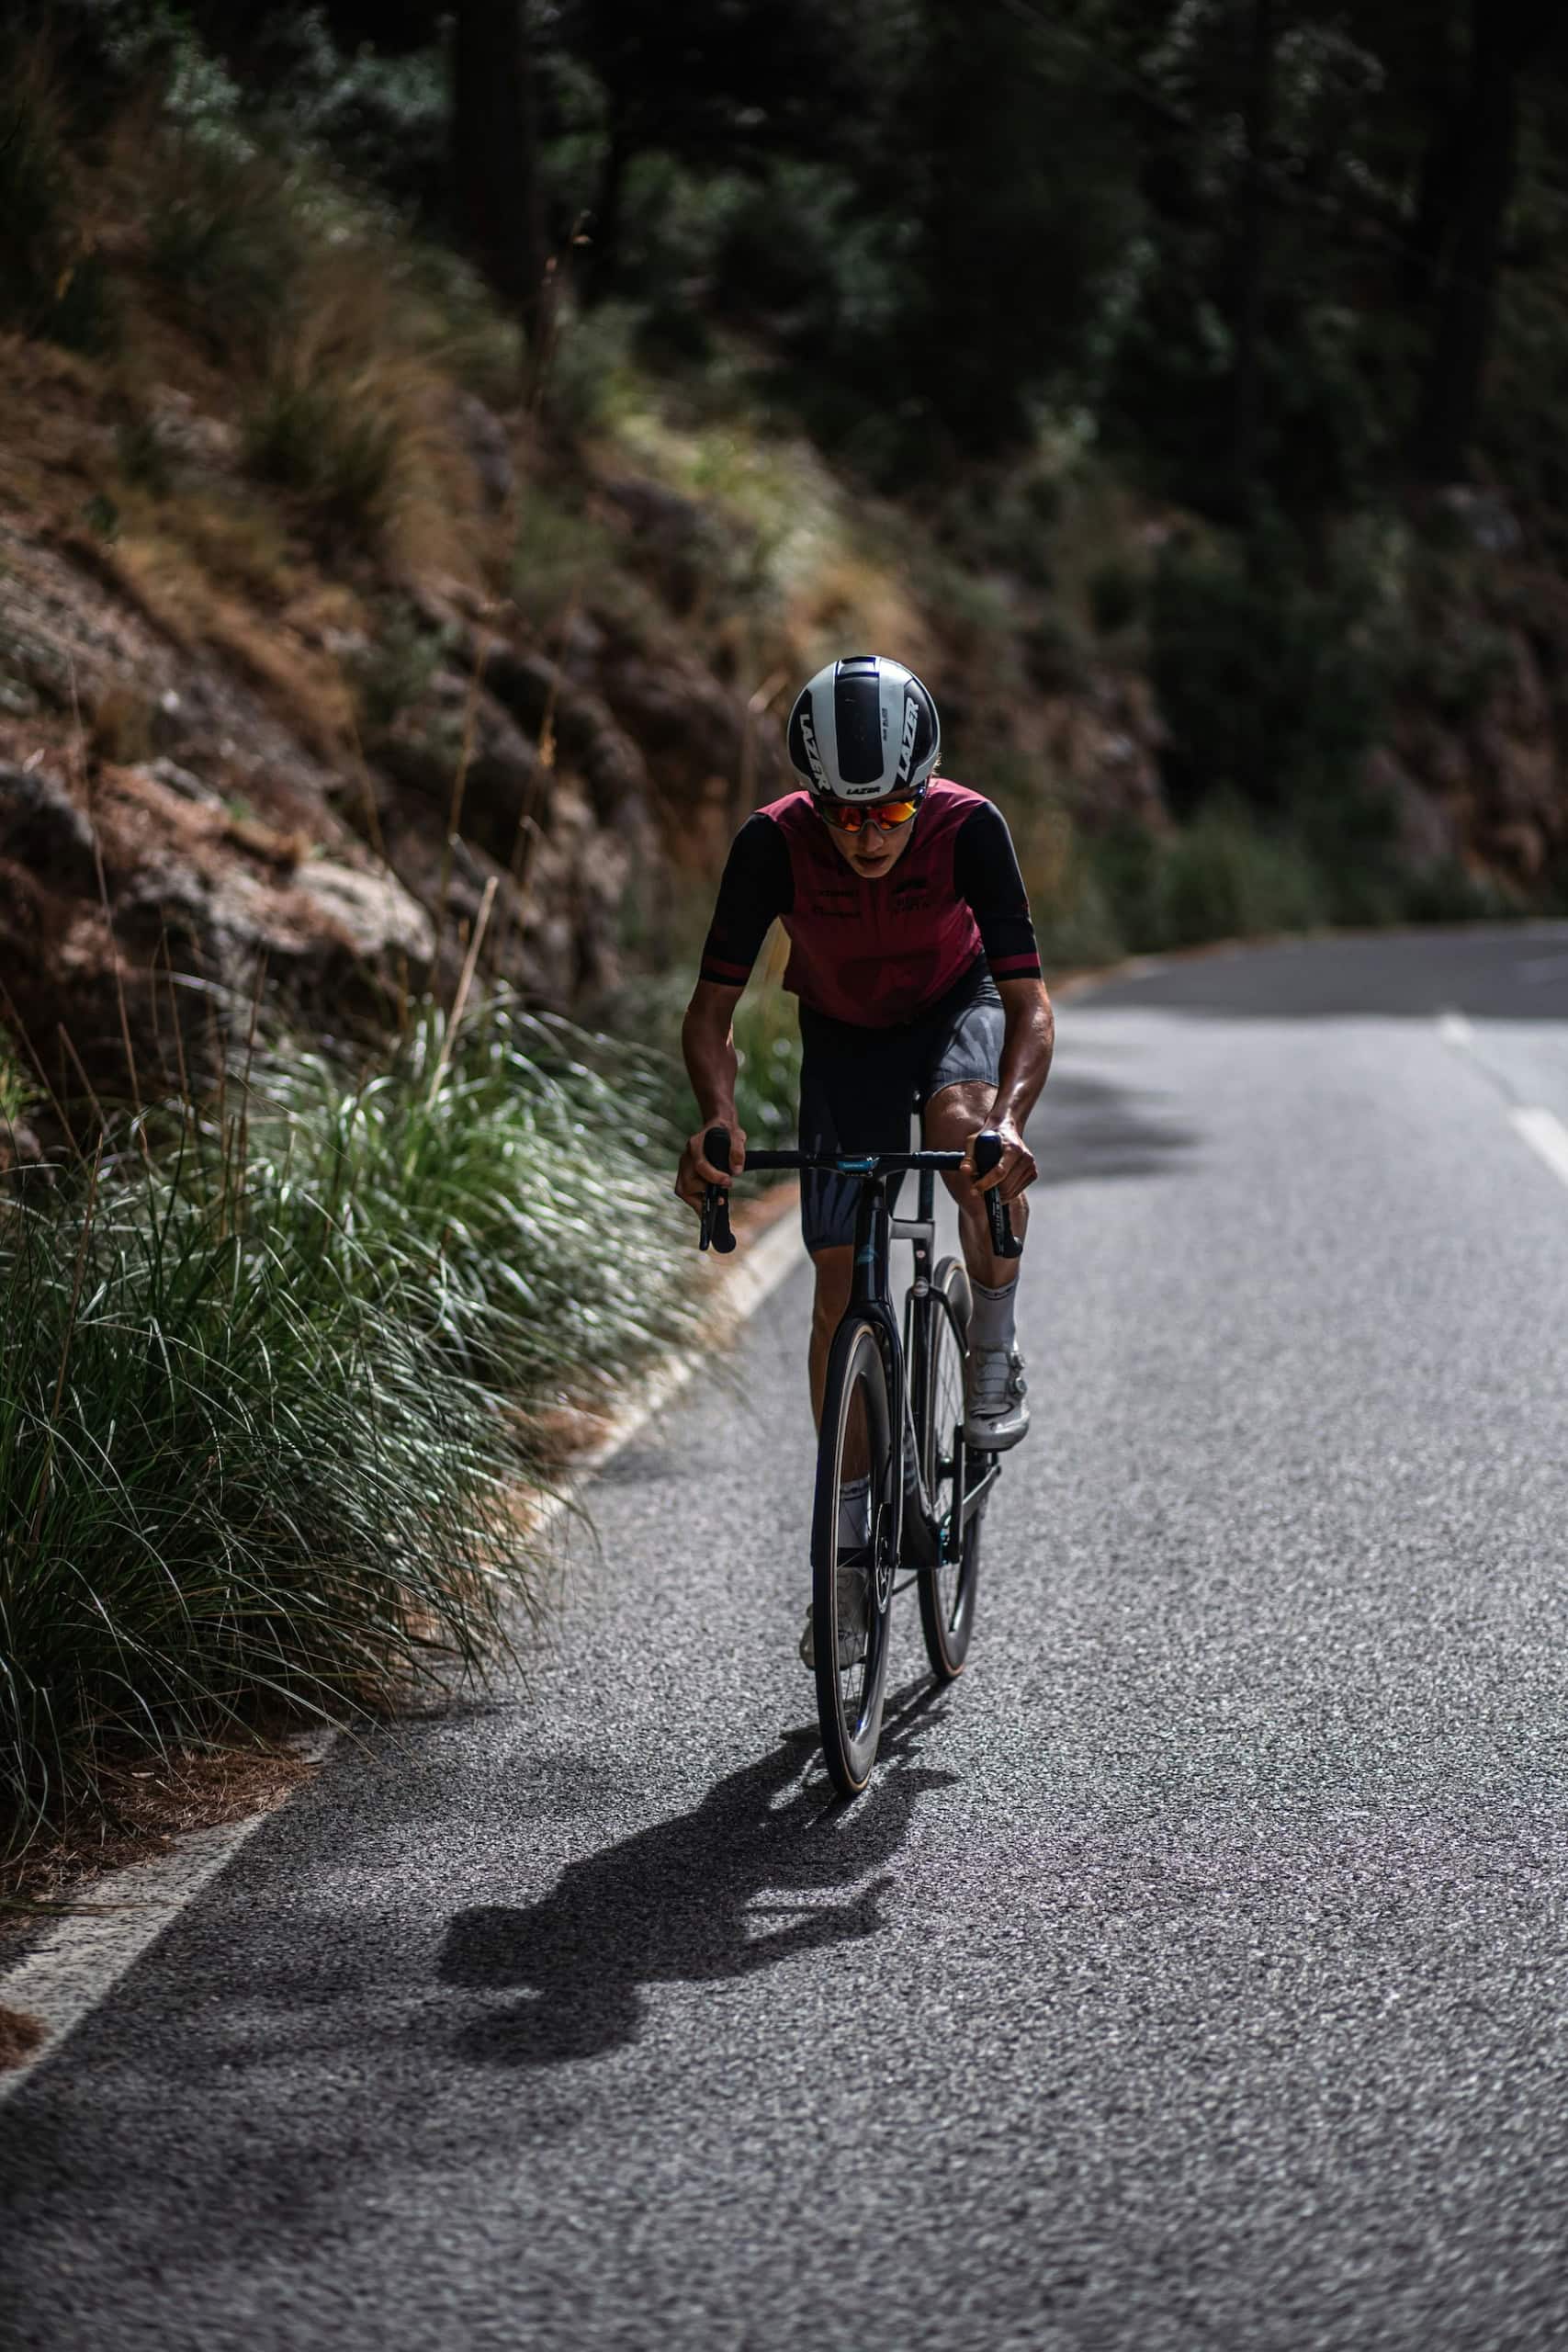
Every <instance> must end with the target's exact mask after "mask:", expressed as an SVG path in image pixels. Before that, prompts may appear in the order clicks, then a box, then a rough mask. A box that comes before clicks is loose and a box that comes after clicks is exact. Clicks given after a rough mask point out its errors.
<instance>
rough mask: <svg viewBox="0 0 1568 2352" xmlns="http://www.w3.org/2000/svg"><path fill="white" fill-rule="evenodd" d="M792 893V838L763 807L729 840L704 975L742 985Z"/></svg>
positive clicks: (721, 983) (705, 951)
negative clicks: (764, 811) (764, 813)
mask: <svg viewBox="0 0 1568 2352" xmlns="http://www.w3.org/2000/svg"><path fill="white" fill-rule="evenodd" d="M794 897H795V884H794V878H793V876H792V875H791V872H790V863H789V843H788V842H786V841H785V839H784V835H783V833H782V832H781V831H779V829H778V827H777V826H776V825H775V824H774V822H773V819H772V818H771V817H765V816H764V815H763V814H762V812H761V809H759V810H758V811H757V813H756V815H755V816H754V817H748V818H747V820H746V822H745V823H744V824H743V825H742V826H741V828H740V831H739V832H738V833H737V834H736V836H735V839H734V841H733V842H731V843H730V849H729V857H728V863H727V864H726V865H725V869H724V879H723V881H722V882H721V883H720V884H719V886H718V901H717V904H716V906H715V908H714V910H713V922H711V924H710V925H709V926H708V935H707V941H706V944H705V946H704V948H703V964H702V977H703V978H704V979H705V980H714V981H716V983H717V985H718V986H719V987H720V988H721V989H743V988H744V987H745V985H746V983H747V981H748V979H749V978H750V975H751V967H752V965H753V964H754V963H755V962H756V960H757V950H758V949H759V948H760V947H761V944H762V942H763V940H764V939H765V938H766V936H767V932H768V925H769V924H770V923H771V922H773V919H774V917H775V916H776V915H786V914H788V912H789V910H790V907H791V904H792V902H793V900H794Z"/></svg>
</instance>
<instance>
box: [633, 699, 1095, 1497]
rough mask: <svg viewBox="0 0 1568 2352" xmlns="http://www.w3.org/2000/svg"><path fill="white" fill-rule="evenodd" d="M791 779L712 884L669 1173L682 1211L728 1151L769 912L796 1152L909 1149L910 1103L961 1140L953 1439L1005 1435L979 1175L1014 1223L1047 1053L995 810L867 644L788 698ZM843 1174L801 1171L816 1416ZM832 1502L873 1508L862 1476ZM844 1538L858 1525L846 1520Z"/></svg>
mask: <svg viewBox="0 0 1568 2352" xmlns="http://www.w3.org/2000/svg"><path fill="white" fill-rule="evenodd" d="M787 741H788V751H789V760H790V764H791V766H792V767H793V768H794V770H795V775H796V776H797V777H798V778H799V783H800V789H799V790H797V791H795V792H791V793H788V794H786V795H785V796H784V798H783V799H781V800H775V801H773V802H771V803H770V804H769V806H768V807H767V808H765V809H758V810H757V811H756V813H755V814H754V815H753V816H750V817H749V818H748V819H747V820H746V822H745V823H744V824H743V825H742V826H741V828H740V831H739V833H738V834H737V835H736V837H735V841H734V842H733V844H732V846H731V849H730V853H729V858H728V864H727V865H726V867H725V871H724V878H723V880H722V881H721V883H720V885H719V891H718V899H717V904H716V907H715V910H714V917H713V922H712V926H711V928H710V930H709V932H708V935H707V942H706V944H705V948H704V950H703V960H702V970H701V976H700V978H699V979H698V981H697V984H696V987H695V989H694V992H693V995H692V1001H691V1003H690V1005H689V1007H688V1009H687V1012H686V1018H685V1023H684V1026H683V1028H682V1048H683V1050H684V1054H685V1059H686V1069H687V1071H688V1073H689V1075H690V1078H691V1081H692V1091H693V1092H694V1095H695V1096H696V1101H697V1109H698V1112H699V1114H700V1118H699V1122H698V1128H697V1132H696V1133H695V1134H694V1136H692V1137H691V1138H690V1140H689V1141H688V1143H687V1145H686V1148H685V1149H684V1151H683V1152H682V1155H681V1166H680V1171H679V1173H678V1175H677V1177H676V1180H675V1190H676V1192H677V1193H678V1194H679V1195H680V1197H681V1199H682V1200H683V1201H686V1202H689V1203H690V1204H691V1205H692V1206H693V1207H694V1208H696V1209H699V1210H700V1208H701V1205H702V1197H703V1191H704V1187H705V1186H706V1185H709V1184H717V1185H719V1186H720V1187H722V1188H724V1189H728V1185H729V1182H730V1173H729V1170H728V1169H724V1168H715V1167H713V1166H711V1165H710V1164H709V1162H708V1160H707V1159H705V1157H704V1150H703V1137H704V1136H705V1133H706V1131H707V1129H708V1128H709V1127H713V1126H722V1127H728V1130H729V1133H730V1138H731V1142H730V1149H731V1152H732V1155H733V1158H734V1160H735V1163H736V1165H739V1160H740V1156H741V1154H742V1152H743V1151H744V1150H745V1148H746V1139H745V1136H744V1135H743V1134H742V1132H741V1129H740V1124H739V1120H738V1119H737V1117H736V1114H735V1080H736V1071H737V1062H736V1054H735V1041H734V1035H733V1032H732V1027H731V1023H732V1018H733V1014H734V1011H735V1006H736V1002H737V1001H738V999H739V995H740V992H741V990H742V989H743V988H744V987H745V985H746V982H747V979H748V978H750V971H751V967H752V965H753V963H754V962H755V960H756V956H757V952H758V950H759V948H760V947H761V944H762V940H763V937H764V935H765V934H766V932H767V930H768V926H769V924H770V923H772V922H773V920H774V919H775V917H776V918H777V919H778V921H779V922H782V923H783V925H784V930H785V932H786V933H788V936H789V942H790V957H789V963H788V967H787V968H786V970H785V973H784V986H785V988H786V989H791V990H792V991H794V993H795V994H796V995H797V996H798V997H799V999H800V1030H801V1040H802V1046H803V1054H802V1062H801V1080H800V1141H801V1148H802V1149H804V1150H811V1151H824V1152H835V1151H842V1152H846V1153H848V1152H860V1151H906V1150H908V1144H909V1116H910V1113H911V1111H912V1110H913V1109H915V1108H917V1107H918V1108H919V1112H920V1114H921V1120H922V1127H923V1134H924V1139H925V1146H926V1148H928V1149H930V1150H957V1149H963V1150H964V1151H966V1152H968V1153H969V1154H970V1155H971V1156H970V1158H968V1159H966V1160H965V1163H964V1168H963V1169H962V1170H960V1171H959V1172H958V1173H957V1174H956V1175H955V1176H951V1177H948V1178H946V1179H945V1180H944V1181H945V1182H947V1185H948V1188H949V1190H950V1192H951V1193H953V1197H954V1199H955V1201H956V1202H957V1205H958V1219H959V1229H960V1233H961V1235H962V1238H963V1247H964V1262H965V1264H966V1265H967V1267H968V1270H969V1278H970V1283H971V1285H972V1287H973V1290H974V1313H973V1317H972V1319H971V1323H970V1371H969V1385H968V1393H967V1397H966V1400H965V1404H966V1411H965V1419H964V1436H965V1437H966V1439H967V1440H968V1442H969V1443H970V1444H971V1445H974V1446H977V1447H987V1448H991V1449H998V1450H999V1449H1000V1448H1002V1447H1006V1446H1011V1445H1016V1444H1017V1443H1018V1441H1019V1440H1020V1438H1021V1437H1022V1436H1023V1434H1024V1432H1025V1430H1027V1429H1028V1427H1029V1407H1028V1403H1027V1400H1026V1397H1025V1382H1024V1376H1023V1358H1022V1356H1021V1353H1020V1351H1019V1348H1018V1343H1017V1338H1016V1332H1015V1324H1014V1305H1015V1283H1016V1279H1017V1274H1018V1269H1019V1263H1020V1261H1018V1260H1017V1259H1003V1258H996V1257H994V1256H993V1255H992V1252H991V1243H990V1230H989V1227H988V1225H987V1217H986V1211H985V1205H984V1202H983V1200H982V1198H981V1195H982V1193H984V1192H985V1191H986V1190H987V1189H988V1188H989V1187H990V1186H992V1185H994V1186H995V1187H996V1189H997V1191H998V1193H999V1194H1000V1197H1001V1198H1002V1199H1003V1200H1004V1201H1006V1202H1008V1203H1009V1204H1010V1206H1011V1214H1012V1222H1013V1228H1014V1231H1015V1232H1016V1233H1017V1234H1018V1235H1019V1237H1020V1238H1022V1235H1023V1233H1024V1230H1025V1227H1026V1226H1027V1223H1028V1215H1029V1212H1028V1204H1027V1203H1026V1201H1025V1199H1024V1193H1025V1189H1026V1187H1027V1186H1029V1185H1030V1184H1032V1182H1034V1179H1035V1176H1036V1174H1037V1173H1038V1170H1037V1169H1036V1166H1035V1162H1034V1158H1033V1155H1032V1152H1031V1151H1030V1148H1029V1146H1028V1145H1027V1143H1026V1142H1025V1141H1024V1138H1023V1128H1024V1124H1025V1122H1026V1120H1027V1119H1028V1116H1029V1114H1030V1112H1031V1111H1032V1108H1033V1106H1034V1103H1035V1102H1036V1100H1037V1099H1038V1097H1039V1094H1040V1091H1041V1089H1042V1088H1043V1085H1044V1083H1045V1079H1046V1075H1047V1072H1048V1071H1049V1069H1050V1067H1051V1052H1052V1046H1053V1043H1054V1040H1055V1020H1054V1016H1053V1013H1052V1011H1051V1001H1050V998H1049V997H1048V995H1047V994H1046V991H1045V985H1044V982H1043V979H1042V978H1041V972H1040V956H1039V951H1038V949H1037V947H1036V945H1035V940H1034V926H1033V923H1032V921H1031V919H1030V912H1029V900H1028V897H1027V894H1026V893H1025V890H1024V887H1023V881H1022V877H1021V875H1020V873H1019V869H1018V859H1017V857H1016V855H1015V854H1014V851H1013V846H1012V841H1011V837H1010V834H1009V831H1008V828H1007V820H1005V818H1004V817H1003V816H1002V814H1001V811H1000V810H999V809H998V808H997V807H996V806H995V804H994V803H993V802H991V801H989V800H987V799H985V798H983V797H981V795H980V794H979V793H976V792H969V791H966V790H965V789H964V786H962V785H958V784H953V783H950V782H948V781H947V780H945V779H944V778H942V777H940V776H938V775H936V773H935V770H936V764H937V761H938V758H939V756H940V752H941V728H940V723H939V721H938V718H937V710H936V705H935V703H934V702H933V701H932V699H931V695H930V693H929V691H928V690H927V688H926V687H925V686H924V685H922V684H921V683H920V681H919V678H917V677H916V676H915V675H914V673H913V672H912V671H910V670H908V669H906V668H905V667H904V665H903V664H902V663H901V662H894V661H890V660H888V659H886V657H884V656H879V655H875V654H858V655H855V656H854V657H853V658H852V659H849V660H845V661H840V662H829V664H828V666H827V668H826V669H823V670H819V671H818V673H817V675H816V676H815V677H814V678H812V679H811V681H810V682H809V684H807V685H806V686H805V687H804V688H803V689H802V690H801V693H800V694H799V695H798V696H797V697H796V700H795V707H794V708H793V710H792V711H791V713H790V719H789V729H788V738H787ZM986 1127H994V1128H995V1129H996V1130H997V1132H998V1134H999V1136H1001V1140H1002V1156H1001V1160H1000V1163H999V1164H998V1167H997V1168H996V1169H995V1170H993V1171H992V1172H991V1173H990V1174H989V1175H987V1176H984V1177H978V1178H977V1177H976V1172H975V1169H974V1164H973V1156H972V1155H973V1144H974V1138H975V1137H976V1136H977V1135H978V1134H979V1133H980V1132H981V1130H982V1129H983V1128H986ZM854 1201H855V1183H854V1180H853V1179H852V1178H850V1177H842V1176H833V1175H827V1174H818V1173H815V1172H808V1173H807V1175H806V1177H805V1179H804V1181H803V1183H802V1186H801V1219H802V1224H803V1226H804V1228H805V1238H806V1245H807V1249H808V1250H809V1251H810V1253H811V1256H812V1258H813V1260H814V1261H815V1263H816V1269H817V1296H816V1305H815V1308H814V1312H813V1316H812V1325H811V1360H810V1378H811V1401H812V1408H813V1410H814V1412H815V1413H817V1415H818V1417H820V1413H821V1408H822V1390H823V1384H824V1381H825V1379H826V1375H827V1369H828V1353H829V1348H830V1346H831V1344H832V1338H833V1333H834V1331H835V1329H837V1327H838V1323H839V1319H840V1316H841V1315H842V1314H843V1311H844V1308H845V1306H846V1305H847V1304H848V1300H849V1295H850V1285H851V1272H852V1267H851V1260H852V1243H853V1238H854ZM845 1508H846V1510H849V1511H850V1512H854V1511H856V1510H859V1511H861V1512H862V1513H865V1514H867V1515H868V1505H867V1501H866V1497H865V1492H864V1488H863V1487H862V1488H861V1490H860V1492H859V1493H858V1495H857V1494H854V1493H848V1494H846V1497H845ZM843 1540H845V1541H846V1542H853V1541H855V1540H856V1537H855V1535H854V1533H853V1532H852V1529H850V1528H846V1529H845V1530H844V1535H843Z"/></svg>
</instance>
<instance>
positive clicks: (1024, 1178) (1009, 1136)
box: [963, 1119, 1040, 1201]
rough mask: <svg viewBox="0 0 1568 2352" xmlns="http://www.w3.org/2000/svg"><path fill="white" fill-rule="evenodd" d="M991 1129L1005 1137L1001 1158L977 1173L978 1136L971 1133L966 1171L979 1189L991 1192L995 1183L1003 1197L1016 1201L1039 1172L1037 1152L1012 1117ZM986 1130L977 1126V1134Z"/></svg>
mask: <svg viewBox="0 0 1568 2352" xmlns="http://www.w3.org/2000/svg"><path fill="white" fill-rule="evenodd" d="M991 1131H992V1133H994V1134H996V1135H998V1136H1000V1137H1001V1139H1002V1156H1001V1158H1000V1159H998V1162H997V1164H996V1166H995V1167H994V1168H993V1169H992V1170H990V1171H989V1173H988V1174H987V1175H985V1176H977V1175H976V1173H975V1136H970V1138H969V1141H968V1142H967V1144H966V1145H965V1146H964V1170H963V1172H964V1175H965V1176H967V1177H968V1179H969V1182H971V1183H972V1184H973V1185H974V1186H975V1188H976V1191H977V1192H981V1193H988V1192H989V1191H990V1190H991V1188H992V1186H993V1185H994V1186H995V1187H996V1190H997V1192H998V1194H999V1196H1000V1197H1001V1199H1002V1200H1004V1201H1016V1200H1017V1198H1018V1196H1019V1194H1020V1193H1022V1192H1025V1191H1027V1189H1028V1187H1029V1186H1030V1185H1031V1184H1032V1183H1033V1182H1034V1180H1035V1178H1036V1177H1037V1176H1038V1175H1039V1173H1040V1170H1039V1168H1038V1167H1037V1166H1036V1164H1035V1159H1034V1154H1033V1153H1032V1151H1031V1150H1030V1148H1029V1146H1028V1145H1027V1144H1026V1143H1025V1142H1024V1140H1023V1137H1022V1136H1021V1134H1020V1133H1019V1130H1018V1128H1017V1127H1016V1126H1015V1125H1014V1124H1013V1122H1012V1120H1011V1119H998V1120H997V1121H996V1123H995V1125H994V1127H993V1128H992V1130H991ZM985 1132H986V1131H985V1129H984V1128H980V1127H976V1130H975V1134H976V1135H981V1134H984V1133H985Z"/></svg>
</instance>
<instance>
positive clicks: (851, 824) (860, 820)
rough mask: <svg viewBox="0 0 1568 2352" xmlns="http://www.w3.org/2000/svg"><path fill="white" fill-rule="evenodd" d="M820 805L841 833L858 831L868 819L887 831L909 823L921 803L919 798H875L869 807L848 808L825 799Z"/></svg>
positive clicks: (840, 803)
mask: <svg viewBox="0 0 1568 2352" xmlns="http://www.w3.org/2000/svg"><path fill="white" fill-rule="evenodd" d="M818 805H819V806H820V808H821V810H822V814H823V816H824V817H826V818H827V820H828V822H829V824H830V825H837V827H838V828H839V831H840V832H841V833H858V832H859V831H860V830H861V827H862V826H863V825H864V824H866V823H867V822H868V821H874V823H875V824H876V825H877V826H879V827H880V829H881V831H883V832H885V833H887V832H891V831H893V830H894V828H895V827H896V826H898V825H907V824H908V821H909V820H910V818H911V817H912V816H913V815H914V813H915V811H916V809H918V808H919V805H920V804H919V801H918V800H875V801H873V803H872V805H871V807H870V808H869V809H846V808H845V807H844V805H843V803H842V802H841V801H823V802H821V803H819V804H818Z"/></svg>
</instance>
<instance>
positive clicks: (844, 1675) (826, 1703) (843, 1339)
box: [811, 1317, 898, 1796]
mask: <svg viewBox="0 0 1568 2352" xmlns="http://www.w3.org/2000/svg"><path fill="white" fill-rule="evenodd" d="M891 1429H892V1416H891V1413H890V1410H889V1406H888V1397H887V1374H886V1369H885V1367H884V1364H883V1361H882V1348H881V1343H880V1340H879V1337H878V1334H877V1331H876V1329H875V1327H874V1325H873V1324H871V1323H869V1322H865V1321H862V1320H860V1319H859V1318H850V1317H846V1319H845V1321H844V1322H843V1323H841V1324H840V1327H839V1329H838V1332H837V1334H836V1336H835V1338H834V1340H833V1352H832V1355H831V1357H830V1358H829V1365H828V1382H827V1388H826V1393H825V1395H824V1397H823V1408H822V1432H821V1437H820V1440H819V1442H818V1460H817V1503H816V1510H815V1513H814V1516H813V1521H812V1535H811V1571H812V1574H811V1591H812V1603H811V1605H812V1646H813V1657H814V1669H815V1673H816V1678H817V1713H818V1722H819V1724H820V1726H821V1732H822V1750H823V1754H824V1756H825V1758H827V1764H828V1770H829V1773H830V1774H831V1776H832V1779H833V1781H834V1784H835V1785H836V1787H837V1788H838V1789H839V1790H840V1792H842V1794H844V1795H845V1796H855V1795H858V1794H859V1792H860V1791H861V1790H862V1789H863V1788H864V1786H865V1784H866V1781H867V1780H868V1779H869V1777H870V1774H871V1768H872V1765H873V1763H874V1761H875V1758H876V1743H877V1740H878V1738H879V1737H880V1736H881V1731H882V1707H883V1696H884V1692H885V1691H886V1681H887V1653H888V1632H889V1613H890V1606H891V1601H892V1594H893V1577H894V1571H895V1568H896V1567H897V1555H898V1552H897V1547H898V1509H897V1505H898V1496H897V1491H896V1487H895V1480H894V1460H893V1445H892V1434H891ZM861 1477H864V1478H866V1479H867V1480H868V1486H867V1489H866V1502H865V1507H864V1510H861V1509H860V1508H859V1506H858V1505H856V1504H855V1503H854V1502H853V1501H852V1502H851V1503H850V1505H849V1506H847V1507H846V1506H845V1503H844V1488H845V1487H846V1485H851V1486H852V1485H853V1484H854V1483H855V1482H856V1481H858V1480H859V1479H860V1478H861Z"/></svg>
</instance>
